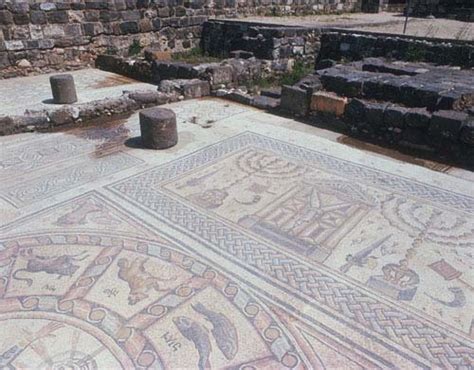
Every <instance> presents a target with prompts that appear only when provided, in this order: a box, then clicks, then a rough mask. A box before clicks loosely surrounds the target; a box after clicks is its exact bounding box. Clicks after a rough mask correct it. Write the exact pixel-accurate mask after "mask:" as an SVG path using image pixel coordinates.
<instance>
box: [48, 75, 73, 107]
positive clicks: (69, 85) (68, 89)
mask: <svg viewBox="0 0 474 370" xmlns="http://www.w3.org/2000/svg"><path fill="white" fill-rule="evenodd" d="M49 83H50V84H51V90H52V92H53V101H54V103H55V104H72V103H75V102H77V95H76V86H75V85H74V78H73V77H72V75H67V74H64V75H56V76H51V77H50V78H49Z"/></svg>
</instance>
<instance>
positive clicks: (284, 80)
mask: <svg viewBox="0 0 474 370" xmlns="http://www.w3.org/2000/svg"><path fill="white" fill-rule="evenodd" d="M312 72H313V67H312V66H311V65H307V64H304V63H303V62H302V61H300V60H298V61H296V62H295V65H294V66H293V69H292V70H291V71H288V72H285V73H284V74H282V75H280V76H269V77H260V78H257V79H254V80H252V81H249V82H248V83H247V84H246V87H247V88H248V89H249V90H250V89H251V88H253V87H255V86H259V87H260V88H262V89H265V88H269V87H279V86H283V85H294V84H295V83H297V82H298V81H300V80H301V79H302V78H303V77H305V76H307V75H309V74H311V73H312Z"/></svg>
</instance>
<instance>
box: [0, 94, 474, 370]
mask: <svg viewBox="0 0 474 370" xmlns="http://www.w3.org/2000/svg"><path fill="white" fill-rule="evenodd" d="M170 107H171V108H172V109H175V111H176V112H177V114H178V124H179V133H180V141H179V144H178V145H177V146H176V147H174V148H172V149H169V150H166V151H163V152H156V151H150V150H143V149H140V148H139V147H138V145H137V139H136V136H137V135H138V134H139V131H138V120H137V115H136V114H134V115H132V116H131V117H130V118H128V119H123V120H121V121H118V122H115V124H113V125H105V126H103V127H100V128H97V127H96V128H82V129H75V130H71V131H68V132H65V133H52V134H22V135H16V136H14V137H9V138H2V139H1V145H2V150H1V158H0V174H1V175H2V178H3V179H4V180H3V181H2V184H1V185H0V205H1V207H2V209H3V210H4V212H2V217H1V225H2V226H1V227H0V233H1V238H2V241H1V243H0V368H35V369H37V368H72V367H80V368H84V369H102V368H104V369H105V368H107V369H118V368H126V369H130V368H137V369H141V368H151V369H178V368H182V369H280V368H281V369H284V368H296V369H303V368H305V369H324V368H338V369H340V368H344V369H345V368H348V369H349V368H351V369H352V368H357V369H360V368H402V369H412V368H432V367H441V368H461V369H468V368H472V366H474V321H473V314H472V313H473V312H474V299H473V297H474V293H473V289H474V273H473V266H474V256H473V253H474V248H473V247H474V217H473V215H474V187H473V186H472V180H471V174H470V173H468V172H465V171H462V170H456V175H455V176H453V175H451V174H449V173H447V174H446V173H439V172H434V171H431V170H428V169H426V168H422V167H419V166H415V165H411V164H406V163H402V162H398V161H396V160H394V159H389V158H384V157H383V156H382V155H378V154H373V153H367V152H364V151H360V150H357V149H354V148H350V147H347V146H344V145H342V144H340V143H337V142H336V140H337V135H335V134H331V133H328V132H325V131H323V130H320V129H317V128H314V127H309V126H304V125H302V124H298V123H296V122H295V121H291V120H287V119H284V118H281V117H275V116H272V115H269V114H266V113H263V112H261V111H257V110H253V109H251V108H246V107H242V106H240V105H237V104H232V103H227V102H222V101H219V100H200V101H187V102H182V103H178V104H173V105H171V106H170ZM200 123H204V124H202V125H201V124H200ZM209 126H211V127H209Z"/></svg>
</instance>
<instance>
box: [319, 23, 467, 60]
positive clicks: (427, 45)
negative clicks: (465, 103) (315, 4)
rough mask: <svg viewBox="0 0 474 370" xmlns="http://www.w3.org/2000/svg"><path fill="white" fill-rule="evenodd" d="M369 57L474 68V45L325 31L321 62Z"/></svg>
mask: <svg viewBox="0 0 474 370" xmlns="http://www.w3.org/2000/svg"><path fill="white" fill-rule="evenodd" d="M368 57H385V58H388V59H393V60H405V61H416V62H428V63H435V64H441V65H453V66H459V67H461V68H473V67H474V44H473V43H472V42H469V41H462V40H442V39H432V38H423V37H414V36H401V35H392V34H381V33H374V32H363V31H357V33H355V32H354V31H347V30H343V29H332V30H331V29H327V30H324V31H323V32H322V35H321V48H320V52H319V55H318V60H323V59H334V60H361V59H363V58H368Z"/></svg>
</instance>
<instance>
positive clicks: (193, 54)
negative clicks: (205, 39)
mask: <svg viewBox="0 0 474 370" xmlns="http://www.w3.org/2000/svg"><path fill="white" fill-rule="evenodd" d="M171 59H173V60H176V61H180V62H186V63H190V64H200V63H213V62H219V61H221V58H217V57H211V56H209V55H207V54H205V53H204V52H203V51H202V49H201V48H193V49H190V50H188V51H183V52H180V53H173V54H172V55H171Z"/></svg>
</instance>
